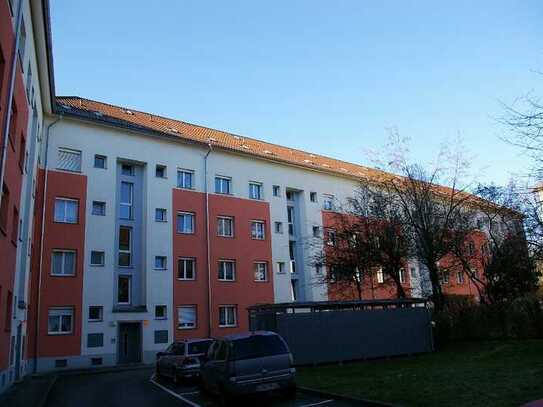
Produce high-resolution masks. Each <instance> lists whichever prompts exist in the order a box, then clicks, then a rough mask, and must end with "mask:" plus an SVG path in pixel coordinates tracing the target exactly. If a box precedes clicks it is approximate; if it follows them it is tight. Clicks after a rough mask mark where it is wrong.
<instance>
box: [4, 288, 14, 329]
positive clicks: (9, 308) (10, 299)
mask: <svg viewBox="0 0 543 407" xmlns="http://www.w3.org/2000/svg"><path fill="white" fill-rule="evenodd" d="M12 310H13V293H12V292H11V291H8V296H7V298H6V326H5V327H4V331H6V332H9V331H11V316H12V313H11V312H12Z"/></svg>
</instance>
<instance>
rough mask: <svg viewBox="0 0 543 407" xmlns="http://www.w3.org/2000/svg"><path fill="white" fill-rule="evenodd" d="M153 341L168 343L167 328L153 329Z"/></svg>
mask: <svg viewBox="0 0 543 407" xmlns="http://www.w3.org/2000/svg"><path fill="white" fill-rule="evenodd" d="M155 343H168V330H167V329H161V330H158V331H155Z"/></svg>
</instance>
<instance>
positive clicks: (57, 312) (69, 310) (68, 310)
mask: <svg viewBox="0 0 543 407" xmlns="http://www.w3.org/2000/svg"><path fill="white" fill-rule="evenodd" d="M51 313H53V314H54V315H51ZM51 317H58V318H59V321H58V327H59V330H58V331H51V330H50V326H49V319H50V318H51ZM64 318H69V320H70V330H69V331H63V330H62V321H63V319H64ZM73 331H74V309H73V307H52V308H49V309H48V311H47V335H71V334H72V333H73Z"/></svg>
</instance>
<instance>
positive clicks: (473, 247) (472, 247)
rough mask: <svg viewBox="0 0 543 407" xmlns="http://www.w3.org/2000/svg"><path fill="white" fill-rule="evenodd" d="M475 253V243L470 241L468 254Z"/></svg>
mask: <svg viewBox="0 0 543 407" xmlns="http://www.w3.org/2000/svg"><path fill="white" fill-rule="evenodd" d="M474 254H475V244H474V243H473V242H469V243H468V255H469V256H473V255H474Z"/></svg>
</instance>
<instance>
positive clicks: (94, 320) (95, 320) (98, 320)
mask: <svg viewBox="0 0 543 407" xmlns="http://www.w3.org/2000/svg"><path fill="white" fill-rule="evenodd" d="M88 322H89V323H94V322H104V320H103V319H89V320H88Z"/></svg>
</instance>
